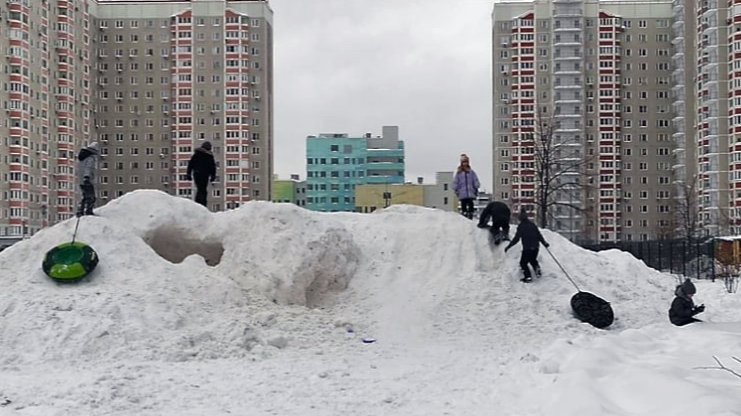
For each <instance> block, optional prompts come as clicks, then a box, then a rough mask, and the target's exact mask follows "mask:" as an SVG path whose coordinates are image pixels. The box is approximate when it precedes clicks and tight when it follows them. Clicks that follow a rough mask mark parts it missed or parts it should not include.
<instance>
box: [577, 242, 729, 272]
mask: <svg viewBox="0 0 741 416" xmlns="http://www.w3.org/2000/svg"><path fill="white" fill-rule="evenodd" d="M582 247H584V248H586V249H589V250H592V251H602V250H609V249H618V250H622V251H627V252H629V253H630V254H632V255H633V257H635V258H637V259H639V260H643V262H644V263H646V265H647V266H649V267H651V268H654V269H656V270H661V271H663V272H667V273H674V274H680V275H683V276H686V277H692V278H695V279H713V280H715V278H716V277H718V273H717V271H716V264H715V250H714V248H713V247H714V242H713V239H709V240H707V239H706V240H691V241H688V240H653V241H625V242H618V243H600V244H583V245H582Z"/></svg>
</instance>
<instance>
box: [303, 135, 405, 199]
mask: <svg viewBox="0 0 741 416" xmlns="http://www.w3.org/2000/svg"><path fill="white" fill-rule="evenodd" d="M403 183H404V142H403V141H401V140H399V127H398V126H383V134H382V135H381V136H376V137H373V136H372V135H371V133H366V134H365V135H363V136H362V137H350V136H349V135H348V134H346V133H329V134H320V135H318V136H308V137H307V138H306V208H307V209H309V210H312V211H322V212H338V211H355V187H356V186H357V185H383V184H389V185H390V184H403Z"/></svg>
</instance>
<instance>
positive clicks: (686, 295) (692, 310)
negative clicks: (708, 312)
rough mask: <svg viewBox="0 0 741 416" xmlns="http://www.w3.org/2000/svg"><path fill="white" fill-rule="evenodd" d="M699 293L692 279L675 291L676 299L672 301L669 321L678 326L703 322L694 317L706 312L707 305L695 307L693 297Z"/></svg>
mask: <svg viewBox="0 0 741 416" xmlns="http://www.w3.org/2000/svg"><path fill="white" fill-rule="evenodd" d="M695 293H697V289H696V288H695V285H694V284H693V283H692V281H691V280H690V279H687V280H685V281H684V283H682V284H681V285H679V286H677V288H676V289H675V290H674V294H675V295H676V297H675V298H674V301H672V306H671V308H670V309H669V321H671V323H673V324H674V325H676V326H683V325H687V324H691V323H692V322H702V321H701V320H699V319H697V318H695V317H694V316H695V315H697V314H698V313H701V312H703V311H704V310H705V305H700V306H695V302H694V301H692V296H694V295H695Z"/></svg>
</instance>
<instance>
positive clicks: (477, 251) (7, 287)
mask: <svg viewBox="0 0 741 416" xmlns="http://www.w3.org/2000/svg"><path fill="white" fill-rule="evenodd" d="M97 212H98V213H99V216H86V217H82V218H81V219H80V220H79V221H80V222H79V231H78V233H77V240H78V241H82V242H85V243H87V244H89V245H91V246H92V247H93V248H94V249H95V250H96V251H97V252H98V254H99V257H100V263H99V265H98V267H97V269H96V270H95V271H94V272H93V273H92V274H91V275H90V276H89V277H88V278H86V279H83V280H82V281H81V282H79V283H77V284H73V285H63V284H58V283H56V282H54V281H52V280H51V279H49V278H48V277H47V276H45V275H44V273H43V271H42V270H41V261H42V259H43V256H44V254H45V253H46V252H47V251H48V250H49V249H51V248H52V247H54V246H56V245H58V244H61V243H63V242H67V241H69V240H70V239H71V236H72V234H73V232H74V229H75V225H76V223H77V219H74V218H73V219H70V220H67V221H64V222H62V223H60V224H57V225H55V226H53V227H50V228H48V229H45V230H43V231H42V232H39V233H37V234H36V235H34V236H33V238H31V239H29V240H25V241H23V242H20V243H18V244H16V245H14V246H12V247H11V248H9V249H6V250H5V251H3V252H1V253H0V270H2V272H0V278H1V279H2V284H3V288H4V290H3V292H2V293H0V308H2V309H0V334H3V337H1V338H0V364H3V363H5V364H15V363H22V362H35V361H44V360H53V361H57V360H69V361H73V362H74V361H75V360H92V359H104V358H111V359H122V358H134V359H145V360H164V361H182V360H199V359H212V358H234V357H252V358H256V357H258V358H259V357H268V356H270V355H272V354H274V353H276V352H277V351H279V350H281V349H285V348H312V346H316V345H323V346H328V345H340V344H342V342H343V341H344V340H345V336H344V335H345V334H344V332H345V331H346V329H347V328H352V329H353V330H354V332H353V333H357V334H361V333H362V334H363V336H366V335H372V337H373V338H377V339H383V340H385V342H387V343H394V342H396V343H400V344H407V345H410V344H411V343H414V342H419V343H420V344H424V343H427V342H429V340H435V341H436V342H446V341H445V340H448V341H451V342H454V341H455V340H457V339H460V338H461V337H477V336H480V337H486V338H491V339H497V342H498V343H499V344H501V345H502V346H503V348H513V349H515V348H517V346H518V345H519V344H521V343H522V342H523V341H522V339H523V338H524V339H527V338H528V337H531V338H533V339H540V338H542V337H543V336H544V335H542V334H543V323H544V322H547V323H549V330H550V332H547V333H551V334H559V335H567V334H571V335H574V336H576V335H579V334H594V333H599V332H600V331H599V330H596V329H595V328H593V327H591V326H589V325H587V324H582V323H580V322H579V321H577V320H576V319H574V318H573V316H572V313H571V310H570V304H569V299H570V297H571V296H573V294H574V293H576V292H577V290H585V291H590V292H593V293H594V294H596V295H597V296H600V297H602V298H604V299H606V300H608V301H610V302H612V305H613V308H614V310H615V315H616V320H615V323H614V324H613V325H612V326H611V327H610V328H609V329H610V330H614V329H624V328H630V327H636V326H643V325H646V324H650V323H653V322H656V320H657V319H661V320H664V319H665V315H666V308H668V304H669V302H670V301H671V297H672V293H673V288H672V287H673V284H674V281H673V278H672V277H671V276H668V275H664V274H661V273H659V272H657V271H655V270H652V269H649V268H647V267H646V266H645V265H644V264H643V263H642V262H640V261H638V260H635V259H634V258H633V257H632V256H630V255H628V254H625V253H619V252H615V253H606V254H605V253H594V252H591V251H588V250H585V249H582V248H580V247H578V246H576V245H574V244H571V243H570V242H569V241H567V240H566V239H564V238H562V237H561V236H559V235H557V234H555V233H551V232H549V231H547V230H544V231H543V234H544V236H545V238H546V240H548V241H549V242H550V243H551V249H550V250H551V252H552V253H553V255H554V256H555V259H560V260H561V261H560V262H561V263H562V265H563V266H564V268H565V269H566V270H567V273H568V278H567V277H566V276H565V275H564V274H563V273H562V272H561V271H560V268H559V267H558V265H557V264H556V263H555V261H554V259H553V258H552V257H550V254H549V253H548V252H541V255H540V261H541V264H542V267H543V270H544V271H545V273H544V276H543V278H541V279H538V280H537V281H536V282H535V283H533V284H532V285H523V284H522V283H520V282H519V273H520V272H519V266H518V259H519V250H520V249H519V247H516V248H514V249H513V250H511V251H509V252H508V253H504V250H503V247H502V246H499V247H490V246H489V244H488V236H487V232H486V231H485V230H481V229H478V228H477V227H476V222H475V221H470V220H467V219H465V218H463V217H462V216H460V215H457V214H454V213H449V212H443V211H439V210H434V209H429V208H421V207H413V206H405V205H400V206H392V207H390V208H388V209H385V210H381V211H378V212H377V213H374V214H372V215H368V214H358V213H332V214H329V213H317V212H311V211H307V210H304V209H301V208H299V207H296V206H294V205H291V204H274V203H269V202H251V203H248V204H245V205H243V206H242V207H240V208H239V209H237V210H231V211H227V212H219V213H211V212H209V211H208V210H206V209H205V208H204V207H202V206H200V205H198V204H195V203H194V202H192V201H190V200H186V199H183V198H178V197H173V196H170V195H167V194H165V193H162V192H158V191H150V190H140V191H135V192H132V193H129V194H127V195H124V196H123V197H121V198H117V199H116V200H114V201H111V202H110V203H108V204H107V205H106V206H103V207H101V208H99V209H98V210H97ZM595 270H599V271H600V272H599V274H598V275H595V273H594V271H595ZM29 271H30V272H29ZM577 287H578V289H577ZM662 296H666V302H656V301H655V299H656V298H660V297H662ZM503 321H505V322H507V325H502V322H503ZM338 323H339V324H338ZM601 332H607V331H601ZM530 342H532V341H530ZM540 342H545V341H540ZM338 343H339V344H338ZM29 346H30V347H29ZM60 346H63V347H60Z"/></svg>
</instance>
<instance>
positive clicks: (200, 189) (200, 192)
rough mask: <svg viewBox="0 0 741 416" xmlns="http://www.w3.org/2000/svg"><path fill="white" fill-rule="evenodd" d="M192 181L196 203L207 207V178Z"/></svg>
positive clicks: (197, 178)
mask: <svg viewBox="0 0 741 416" xmlns="http://www.w3.org/2000/svg"><path fill="white" fill-rule="evenodd" d="M194 179H195V183H196V202H197V203H199V204H201V205H203V206H204V207H208V205H207V203H208V177H205V178H199V177H196V178H194Z"/></svg>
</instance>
